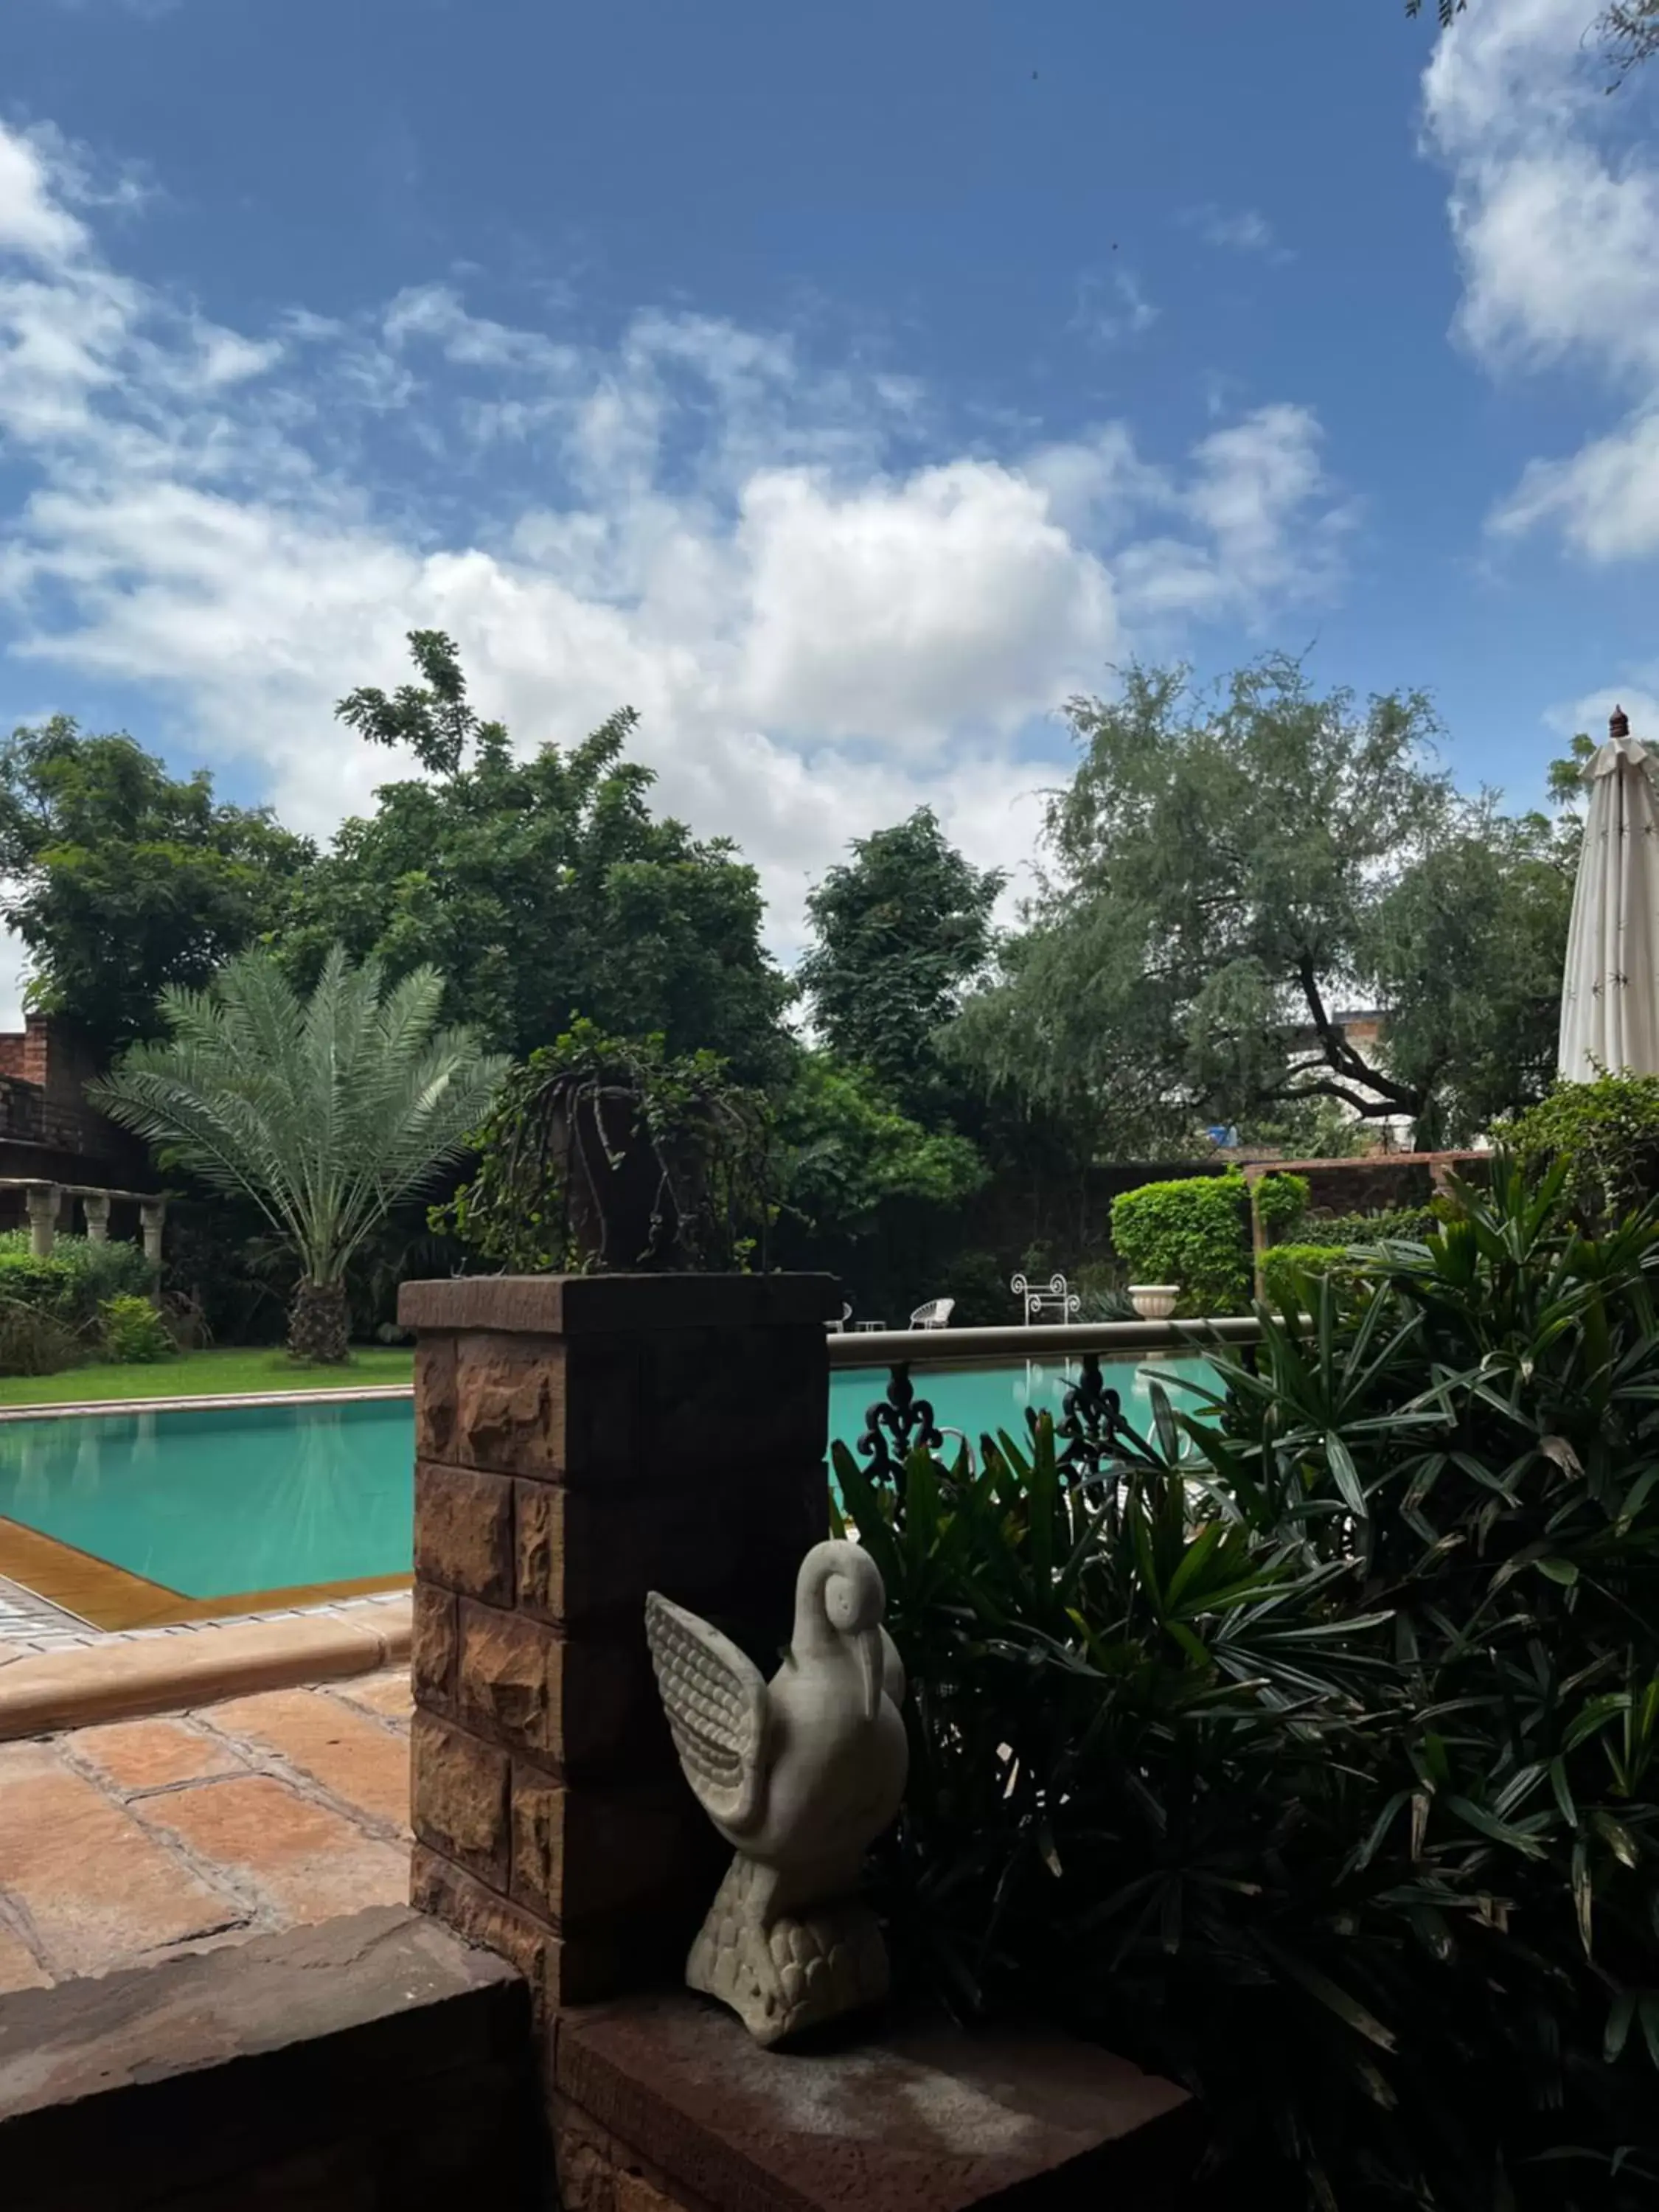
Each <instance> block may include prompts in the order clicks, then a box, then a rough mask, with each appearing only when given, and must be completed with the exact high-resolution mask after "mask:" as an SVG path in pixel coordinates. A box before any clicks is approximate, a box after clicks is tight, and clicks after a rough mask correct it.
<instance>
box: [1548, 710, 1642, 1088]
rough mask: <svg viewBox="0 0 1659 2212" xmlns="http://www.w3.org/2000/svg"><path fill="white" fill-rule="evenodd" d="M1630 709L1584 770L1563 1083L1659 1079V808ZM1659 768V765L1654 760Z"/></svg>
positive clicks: (1614, 721) (1619, 714)
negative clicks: (1585, 797)
mask: <svg viewBox="0 0 1659 2212" xmlns="http://www.w3.org/2000/svg"><path fill="white" fill-rule="evenodd" d="M1652 761H1653V756H1652V755H1651V754H1650V752H1649V751H1648V749H1647V747H1646V746H1645V745H1644V744H1641V743H1639V741H1638V739H1636V738H1632V735H1631V733H1630V721H1629V719H1628V717H1627V716H1626V713H1625V710H1624V708H1622V707H1616V708H1614V709H1613V715H1612V718H1611V720H1609V722H1608V724H1607V743H1606V744H1604V745H1603V746H1601V749H1600V750H1599V751H1598V752H1597V753H1596V755H1595V758H1594V759H1593V760H1591V761H1590V762H1589V763H1588V764H1587V765H1586V767H1585V769H1584V772H1583V773H1584V781H1586V782H1587V783H1588V784H1589V794H1590V795H1589V813H1588V814H1587V815H1586V817H1585V820H1584V847H1583V852H1582V853H1581V854H1580V855H1579V860H1578V881H1577V884H1576V885H1575V886H1574V889H1573V895H1572V921H1571V927H1569V929H1568V932H1567V966H1566V975H1565V980H1564V981H1563V984H1562V988H1561V1042H1560V1049H1559V1054H1558V1056H1557V1057H1558V1066H1559V1072H1560V1074H1561V1076H1562V1078H1563V1079H1564V1080H1565V1081H1567V1082H1571V1083H1594V1082H1595V1079H1596V1078H1597V1077H1598V1076H1599V1075H1601V1074H1604V1073H1605V1074H1608V1075H1659V805H1656V800H1655V791H1654V783H1653V769H1652V767H1650V762H1652ZM1655 765H1659V763H1655Z"/></svg>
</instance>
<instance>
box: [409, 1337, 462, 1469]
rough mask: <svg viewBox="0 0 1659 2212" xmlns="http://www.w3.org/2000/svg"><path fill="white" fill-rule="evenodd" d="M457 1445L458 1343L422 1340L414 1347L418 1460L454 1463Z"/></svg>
mask: <svg viewBox="0 0 1659 2212" xmlns="http://www.w3.org/2000/svg"><path fill="white" fill-rule="evenodd" d="M454 1443H455V1340H454V1338H453V1336H423V1337H422V1339H421V1340H420V1341H419V1343H418V1344H417V1345H416V1347H415V1456H416V1459H435V1460H452V1459H453V1457H454Z"/></svg>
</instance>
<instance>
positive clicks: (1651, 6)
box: [1405, 0, 1659, 90]
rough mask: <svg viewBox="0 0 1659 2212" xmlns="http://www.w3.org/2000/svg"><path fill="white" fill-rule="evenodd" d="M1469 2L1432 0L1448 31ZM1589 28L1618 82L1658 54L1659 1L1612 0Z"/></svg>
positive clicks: (1419, 8) (1414, 10)
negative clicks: (1598, 42) (1593, 32)
mask: <svg viewBox="0 0 1659 2212" xmlns="http://www.w3.org/2000/svg"><path fill="white" fill-rule="evenodd" d="M1405 4H1406V13H1407V15H1422V14H1423V13H1424V12H1425V6H1424V0H1405ZM1468 4H1469V0H1434V13H1435V17H1436V20H1437V22H1438V23H1439V26H1440V27H1441V29H1442V30H1443V31H1446V30H1449V29H1450V28H1451V26H1452V24H1453V23H1454V22H1455V21H1456V19H1457V17H1458V16H1460V15H1462V13H1463V10H1464V9H1466V8H1467V7H1468ZM1590 28H1591V29H1592V30H1594V31H1595V33H1596V35H1597V37H1598V38H1599V40H1601V54H1602V58H1603V59H1604V60H1606V61H1607V64H1608V65H1609V66H1610V67H1611V69H1612V70H1613V84H1614V85H1617V84H1619V83H1620V82H1622V81H1623V80H1624V78H1625V77H1626V76H1628V74H1629V73H1630V71H1631V70H1633V69H1635V68H1636V67H1637V66H1638V64H1640V63H1642V62H1648V61H1651V60H1652V59H1653V58H1654V56H1655V55H1656V54H1659V0H1613V4H1612V5H1611V6H1610V7H1608V8H1605V9H1603V10H1602V11H1601V14H1600V15H1598V16H1596V17H1595V21H1594V22H1593V23H1592V24H1591V26H1590ZM1611 89H1612V87H1609V90H1611Z"/></svg>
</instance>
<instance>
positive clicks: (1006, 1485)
mask: <svg viewBox="0 0 1659 2212" xmlns="http://www.w3.org/2000/svg"><path fill="white" fill-rule="evenodd" d="M1566 1183H1567V1178H1566V1175H1565V1170H1564V1169H1557V1170H1554V1171H1553V1173H1552V1174H1551V1175H1550V1176H1547V1177H1546V1178H1544V1179H1542V1180H1541V1181H1540V1180H1538V1179H1536V1178H1532V1177H1529V1176H1527V1175H1526V1174H1525V1173H1523V1172H1522V1171H1521V1170H1519V1169H1518V1168H1516V1166H1514V1165H1513V1164H1510V1163H1507V1162H1498V1163H1497V1164H1495V1167H1494V1172H1493V1177H1492V1188H1491V1190H1490V1191H1489V1192H1468V1193H1465V1194H1462V1205H1463V1207H1464V1213H1463V1216H1462V1218H1459V1219H1457V1220H1455V1221H1451V1222H1448V1223H1446V1224H1445V1225H1443V1227H1440V1228H1438V1229H1437V1230H1436V1231H1433V1232H1432V1233H1431V1236H1430V1237H1428V1238H1427V1239H1426V1240H1425V1243H1423V1244H1422V1245H1420V1246H1419V1247H1416V1248H1413V1247H1411V1246H1408V1245H1406V1244H1403V1243H1401V1244H1395V1245H1393V1246H1391V1247H1389V1246H1385V1247H1383V1248H1381V1249H1378V1250H1377V1251H1376V1252H1375V1253H1374V1254H1372V1255H1370V1256H1369V1257H1368V1258H1367V1261H1365V1263H1364V1266H1365V1280H1366V1289H1367V1295H1366V1297H1365V1298H1364V1301H1363V1303H1361V1302H1358V1301H1352V1300H1346V1299H1345V1298H1344V1297H1342V1296H1341V1291H1340V1281H1339V1280H1336V1279H1333V1278H1332V1277H1331V1276H1330V1275H1329V1274H1328V1275H1327V1276H1325V1277H1324V1278H1323V1279H1320V1280H1316V1281H1315V1282H1313V1283H1312V1284H1311V1285H1310V1288H1311V1291H1312V1303H1313V1313H1312V1315H1311V1317H1310V1322H1309V1323H1304V1322H1301V1321H1299V1320H1298V1321H1295V1322H1279V1321H1276V1320H1273V1319H1272V1318H1271V1317H1270V1318H1269V1319H1268V1320H1267V1321H1266V1322H1264V1326H1263V1336H1262V1341H1261V1344H1260V1345H1259V1346H1256V1347H1255V1350H1254V1352H1253V1353H1252V1354H1251V1355H1250V1357H1249V1360H1248V1362H1247V1361H1246V1360H1245V1359H1244V1358H1237V1359H1233V1358H1230V1357H1228V1356H1226V1355H1222V1356H1221V1364H1222V1367H1223V1379H1222V1381H1221V1383H1220V1384H1219V1385H1218V1393H1217V1396H1216V1398H1215V1401H1214V1402H1213V1403H1212V1404H1210V1405H1208V1406H1200V1408H1199V1410H1198V1414H1197V1416H1196V1417H1193V1416H1189V1415H1183V1414H1182V1413H1179V1412H1178V1411H1176V1410H1175V1409H1173V1408H1172V1407H1170V1406H1168V1405H1167V1404H1165V1405H1160V1404H1159V1401H1158V1398H1157V1396H1156V1395H1155V1396H1154V1401H1153V1402H1154V1409H1155V1413H1157V1416H1158V1419H1157V1433H1156V1437H1155V1438H1154V1439H1153V1440H1152V1441H1146V1440H1139V1441H1131V1442H1127V1443H1125V1444H1124V1445H1123V1447H1122V1449H1121V1471H1120V1473H1119V1476H1118V1479H1117V1480H1116V1481H1115V1483H1114V1484H1113V1486H1111V1488H1110V1490H1109V1494H1108V1498H1107V1501H1106V1504H1105V1506H1104V1509H1103V1510H1101V1511H1099V1512H1098V1513H1095V1512H1092V1511H1091V1510H1090V1508H1089V1507H1088V1505H1087V1504H1086V1502H1085V1498H1083V1497H1082V1496H1080V1495H1079V1488H1078V1486H1075V1485H1074V1484H1073V1483H1072V1482H1070V1481H1068V1480H1066V1477H1065V1474H1064V1472H1063V1470H1062V1469H1061V1468H1060V1466H1059V1465H1058V1464H1057V1462H1056V1460H1055V1455H1054V1440H1053V1437H1052V1434H1051V1433H1050V1432H1049V1431H1047V1430H1046V1428H1044V1427H1043V1426H1042V1425H1040V1426H1039V1431H1038V1433H1037V1435H1036V1438H1035V1440H1034V1442H1033V1443H1032V1444H1031V1445H1030V1446H1029V1447H1027V1446H1022V1447H1021V1448H1019V1449H1015V1448H1014V1447H1013V1446H1012V1445H1011V1444H1009V1443H1006V1441H1005V1442H1004V1443H1001V1444H1000V1445H995V1446H993V1447H991V1448H989V1449H984V1448H982V1449H981V1462H980V1464H979V1466H978V1467H977V1468H975V1467H974V1466H973V1465H971V1464H969V1463H967V1462H957V1464H955V1465H952V1466H950V1467H945V1466H944V1465H941V1464H939V1462H933V1461H931V1460H929V1459H927V1457H926V1456H925V1455H924V1456H921V1457H919V1458H916V1459H913V1460H912V1461H911V1462H910V1463H909V1466H908V1468H907V1469H906V1470H905V1471H904V1474H903V1479H902V1480H894V1479H891V1478H887V1477H879V1478H878V1476H877V1475H876V1474H874V1473H873V1472H872V1470H869V1469H866V1468H861V1467H860V1465H859V1464H858V1463H857V1462H854V1461H852V1460H851V1459H850V1457H849V1456H848V1455H846V1454H845V1453H843V1452H842V1451H841V1450H839V1449H838V1450H837V1453H836V1475H837V1480H838V1483H839V1485H840V1488H841V1491H842V1496H843V1497H844V1498H845V1499H846V1501H847V1503H848V1508H849V1510H850V1511H851V1513H852V1515H853V1516H854V1519H855V1521H856V1522H857V1524H858V1528H859V1533H860V1538H861V1539H862V1541H864V1542H865V1543H866V1544H867V1545H868V1546H869V1547H870V1549H871V1553H872V1556H873V1557H874V1558H875V1559H876V1561H877V1564H878V1565H879V1567H880V1568H881V1570H882V1573H883V1576H884V1579H885V1581H886V1583H887V1588H888V1593H889V1617H890V1625H891V1628H892V1632H893V1634H894V1637H895V1639H896V1642H897V1644H898V1645H899V1649H900V1650H901V1653H902V1656H903V1658H904V1660H905V1662H906V1667H907V1670H908V1674H909V1677H910V1682H911V1686H912V1694H911V1696H910V1698H909V1699H908V1702H907V1708H906V1710H907V1719H908V1727H909V1729H910V1732H911V1749H912V1758H911V1778H910V1785H909V1793H908V1798H907V1802H906V1806H905V1809H904V1811H903V1813H902V1816H901V1820H900V1824H899V1826H898V1828H897V1830H896V1833H895V1835H894V1837H893V1838H890V1839H889V1840H888V1841H887V1842H886V1843H885V1844H884V1846H883V1850H882V1854H881V1858H880V1862H879V1864H880V1872H881V1878H882V1880H883V1882H884V1887H885V1893H886V1902H887V1905H888V1909H889V1912H890V1925H891V1927H892V1929H893V1931H894V1936H895V1938H896V1942H897V1943H898V1945H899V1947H900V1948H899V1952H898V1956H897V1964H898V1965H899V1966H900V1968H901V1970H902V1972H904V1973H905V1974H907V1975H908V1976H910V1977H912V1978H919V1977H921V1976H922V1975H924V1974H925V1975H926V1976H927V1978H929V1980H930V1981H931V1982H932V1984H933V1985H934V1986H935V1987H937V1988H939V1989H940V1990H944V1991H945V1992H947V1993H948V1995H949V1996H950V1999H951V2002H953V2003H955V2004H956V2005H957V2006H958V2007H960V2008H966V2009H969V2010H971V2011H975V2012H978V2013H981V2014H994V2013H1004V2014H1007V2015H1014V2016H1018V2015H1026V2016H1030V2015H1031V2014H1033V2013H1036V2014H1039V2015H1048V2016H1049V2017H1058V2018H1060V2019H1061V2020H1064V2021H1067V2022H1069V2023H1070V2024H1072V2025H1073V2026H1074V2027H1077V2028H1078V2029H1079V2030H1080V2031H1082V2032H1083V2033H1087V2034H1089V2035H1091V2036H1093V2037H1095V2038H1096V2039H1098V2040H1099V2041H1101V2042H1102V2043H1103V2044H1105V2045H1107V2046H1108V2047H1109V2048H1111V2049H1114V2050H1115V2051H1120V2052H1121V2053H1122V2054H1123V2055H1125V2056H1126V2057H1132V2058H1133V2059H1135V2060H1136V2061H1138V2062H1139V2063H1142V2064H1145V2065H1146V2066H1149V2067H1152V2068H1154V2069H1157V2070H1158V2071H1159V2072H1162V2073H1164V2074H1165V2075H1168V2076H1169V2077H1170V2078H1171V2079H1173V2080H1176V2081H1181V2082H1182V2083H1184V2084H1186V2085H1187V2086H1188V2087H1191V2088H1192V2089H1193V2090H1194V2092H1195V2093H1197V2095H1198V2097H1199V2099H1200V2103H1201V2105H1202V2106H1203V2107H1204V2110H1205V2112H1206V2118H1207V2119H1208V2121H1209V2124H1210V2126H1211V2129H1212V2134H1213V2136H1214V2138H1215V2140H1216V2141H1217V2142H1218V2145H1219V2146H1220V2147H1221V2148H1222V2150H1223V2151H1224V2152H1231V2153H1232V2154H1234V2158H1233V2162H1232V2165H1231V2189H1229V2186H1228V2178H1227V2177H1225V2176H1224V2177H1223V2180H1222V2191H1221V2192H1218V2194H1217V2196H1216V2201H1217V2202H1218V2203H1225V2202H1232V2201H1241V2202H1246V2203H1262V2204H1269V2203H1270V2204H1272V2205H1273V2206H1275V2207H1281V2206H1282V2207H1285V2208H1286V2212H1292V2208H1300V2207H1303V2206H1313V2205H1317V2206H1319V2207H1321V2208H1323V2212H1331V2208H1333V2207H1336V2208H1340V2212H1382V2208H1385V2207H1397V2208H1400V2212H1405V2208H1406V2207H1407V2206H1409V2207H1413V2208H1418V2212H1428V2209H1429V2208H1433V2212H1498V2208H1506V2212H1651V2207H1652V2206H1653V2204H1654V2203H1656V2202H1659V2196H1656V2185H1659V2095H1656V2086H1659V1994H1656V1993H1659V1419H1656V1414H1655V1411H1654V1408H1655V1407H1656V1404H1659V1331H1656V1328H1655V1326H1654V1318H1653V1317H1654V1313H1655V1310H1656V1305H1659V1210H1650V1211H1648V1212H1645V1213H1644V1214H1642V1215H1639V1216H1636V1217H1630V1218H1625V1219H1623V1220H1621V1221H1620V1223H1619V1224H1618V1225H1616V1226H1615V1227H1613V1229H1611V1230H1610V1231H1608V1232H1607V1234H1606V1235H1605V1236H1603V1237H1598V1238H1589V1237H1585V1236H1584V1235H1583V1233H1582V1231H1581V1230H1580V1229H1579V1227H1578V1225H1577V1221H1576V1219H1575V1217H1574V1214H1573V1212H1572V1208H1571V1204H1570V1202H1569V1200H1568V1197H1567V1194H1566ZM1183 1435H1184V1436H1185V1437H1186V1438H1187V1439H1188V1441H1189V1442H1190V1443H1192V1444H1193V1445H1194V1446H1195V1447H1196V1448H1197V1449H1199V1450H1200V1452H1201V1453H1202V1455H1203V1456H1204V1460H1205V1462H1206V1464H1205V1465H1204V1466H1203V1467H1202V1468H1199V1469H1194V1470H1192V1471H1189V1472H1188V1473H1187V1474H1185V1476H1184V1477H1183V1474H1182V1471H1181V1470H1180V1469H1179V1468H1178V1467H1177V1465H1176V1447H1177V1445H1178V1444H1179V1443H1180V1442H1181V1439H1182V1436H1183Z"/></svg>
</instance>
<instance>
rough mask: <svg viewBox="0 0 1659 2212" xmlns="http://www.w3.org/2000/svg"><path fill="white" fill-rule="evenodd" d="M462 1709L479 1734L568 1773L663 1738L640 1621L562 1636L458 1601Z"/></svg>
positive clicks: (525, 1618)
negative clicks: (617, 1632)
mask: <svg viewBox="0 0 1659 2212" xmlns="http://www.w3.org/2000/svg"><path fill="white" fill-rule="evenodd" d="M460 1621H461V1656H460V1666H459V1711H460V1717H461V1719H462V1722H463V1723H464V1724H465V1726H466V1727H468V1728H469V1729H474V1730H476V1731H477V1734H478V1735H481V1736H485V1737H489V1738H490V1739H492V1740H493V1741H496V1742H498V1743H501V1744H504V1745H506V1746H507V1747H509V1748H511V1749H513V1750H518V1751H525V1752H528V1753H531V1754H532V1757H533V1758H535V1759H537V1760H538V1761H539V1762H540V1763H541V1764H543V1765H551V1766H555V1767H556V1768H559V1769H560V1770H561V1771H564V1772H566V1773H572V1772H574V1771H578V1770H580V1769H584V1768H592V1767H603V1766H606V1765H613V1764H617V1763H620V1762H622V1761H623V1760H625V1759H627V1758H628V1757H629V1754H630V1753H634V1752H635V1751H637V1750H639V1749H640V1748H641V1747H647V1746H648V1747H651V1748H652V1749H653V1751H654V1750H657V1749H659V1738H660V1742H661V1745H664V1746H665V1744H666V1741H667V1735H666V1729H665V1726H664V1723H663V1721H662V1714H661V1706H660V1702H659V1699H658V1696H657V1690H656V1683H655V1680H654V1678H653V1674H652V1672H651V1660H650V1653H649V1651H648V1650H647V1646H646V1641H645V1631H644V1626H643V1623H641V1625H640V1626H639V1627H637V1628H636V1629H635V1630H633V1631H631V1632H629V1633H628V1634H627V1635H626V1636H625V1637H619V1638H616V1639H614V1640H612V1639H604V1640H601V1639H599V1638H590V1637H576V1638H566V1637H564V1636H563V1635H562V1634H561V1633H560V1632H558V1631H557V1630H556V1629H553V1628H550V1627H549V1626H546V1625H545V1624H544V1623H543V1622H541V1621H539V1620H532V1618H531V1616H530V1615H529V1614H528V1613H498V1612H496V1611H495V1610H494V1609H493V1608H491V1607H487V1606H481V1605H474V1604H472V1603H471V1602H470V1601H463V1603H462V1606H461V1609H460Z"/></svg>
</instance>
